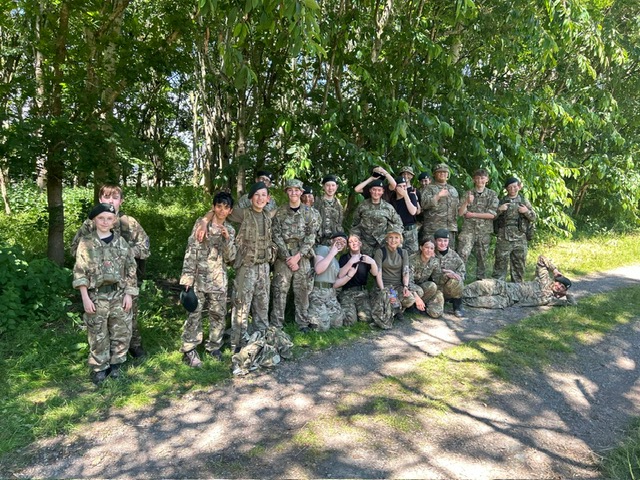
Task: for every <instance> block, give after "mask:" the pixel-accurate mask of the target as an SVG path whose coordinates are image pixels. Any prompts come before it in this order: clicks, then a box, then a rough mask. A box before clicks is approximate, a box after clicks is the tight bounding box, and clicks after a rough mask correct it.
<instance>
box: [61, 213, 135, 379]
mask: <svg viewBox="0 0 640 480" xmlns="http://www.w3.org/2000/svg"><path fill="white" fill-rule="evenodd" d="M117 219H118V217H117V212H116V208H115V207H114V206H113V205H111V204H109V203H99V204H98V205H96V206H95V207H94V208H93V209H92V210H91V212H90V213H89V220H90V221H91V222H92V223H93V224H94V230H93V231H92V232H91V233H90V234H88V235H84V236H82V237H81V238H80V239H79V240H78V243H77V248H76V263H75V266H74V268H73V283H72V285H73V288H76V289H78V290H79V291H80V295H81V297H82V306H83V308H84V315H83V320H84V323H85V325H86V326H87V336H88V340H89V366H90V368H91V380H92V381H93V383H95V384H96V385H100V384H101V383H102V382H104V381H105V380H106V378H107V375H111V377H112V378H118V377H119V376H120V366H121V365H122V364H123V363H124V362H126V360H127V350H128V349H129V343H130V341H131V315H132V311H131V309H132V306H133V297H135V296H136V295H138V284H137V280H136V261H135V258H134V256H133V249H131V247H130V246H129V243H128V242H127V241H126V240H125V239H124V238H123V237H121V236H120V233H119V232H118V231H117V230H114V225H115V224H116V222H117Z"/></svg>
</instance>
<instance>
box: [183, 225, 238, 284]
mask: <svg viewBox="0 0 640 480" xmlns="http://www.w3.org/2000/svg"><path fill="white" fill-rule="evenodd" d="M201 220H202V218H199V219H198V220H197V221H196V224H195V226H194V227H193V232H192V233H191V236H189V240H188V242H187V250H186V252H185V254H184V262H183V264H182V276H181V277H180V285H189V286H193V287H194V288H195V290H196V291H198V292H204V293H226V291H227V285H228V279H227V264H230V263H232V262H233V261H234V260H235V258H236V243H235V238H236V231H235V229H234V228H233V227H232V226H231V224H230V223H229V222H225V223H224V226H225V227H226V228H227V232H229V239H225V238H224V237H223V236H222V235H221V234H220V229H219V227H217V225H215V224H214V223H212V222H209V224H208V225H207V235H206V236H205V239H204V241H202V242H198V241H197V240H196V237H195V233H194V232H195V230H196V229H197V226H198V223H199V222H200V221H201Z"/></svg>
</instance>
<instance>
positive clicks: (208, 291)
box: [180, 192, 236, 368]
mask: <svg viewBox="0 0 640 480" xmlns="http://www.w3.org/2000/svg"><path fill="white" fill-rule="evenodd" d="M232 210H233V197H232V196H231V194H229V193H227V192H218V193H216V195H215V196H214V197H213V213H214V215H213V218H212V219H211V221H210V222H208V223H207V225H206V232H207V234H206V235H205V238H204V241H202V242H199V241H198V240H197V239H196V232H197V230H198V226H199V225H200V222H201V219H198V220H197V221H196V223H195V226H194V228H193V231H192V233H191V236H190V237H189V240H188V243H187V250H186V252H185V255H184V263H183V266H182V276H181V277H180V285H184V286H185V291H188V290H189V289H190V288H192V289H193V290H194V292H195V294H196V297H197V298H198V303H197V307H196V309H195V310H194V311H193V312H190V313H189V315H188V316H187V320H186V321H185V322H184V327H183V331H182V347H181V348H180V351H181V352H182V353H183V354H184V355H183V361H184V362H185V363H186V364H187V365H189V366H190V367H195V368H198V367H201V366H202V361H201V360H200V357H199V356H198V352H197V351H196V347H197V346H198V345H200V344H201V343H202V314H203V309H204V306H205V304H206V305H207V307H208V314H209V339H208V340H207V342H206V345H205V350H206V351H207V354H208V355H210V356H211V357H212V358H213V359H215V360H221V359H222V354H221V353H220V348H221V347H222V335H223V333H224V328H225V325H226V313H227V285H228V279H227V265H228V264H231V263H232V262H233V261H234V260H235V257H236V245H235V236H236V231H235V229H234V228H233V226H231V224H230V223H229V222H227V221H226V220H227V217H228V216H229V214H230V213H231V211H232Z"/></svg>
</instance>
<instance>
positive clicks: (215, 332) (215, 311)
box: [180, 290, 227, 353]
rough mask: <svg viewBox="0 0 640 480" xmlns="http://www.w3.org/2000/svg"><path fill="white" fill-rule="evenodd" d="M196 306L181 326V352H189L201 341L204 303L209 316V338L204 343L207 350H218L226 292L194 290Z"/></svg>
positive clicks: (223, 324) (225, 310) (224, 313)
mask: <svg viewBox="0 0 640 480" xmlns="http://www.w3.org/2000/svg"><path fill="white" fill-rule="evenodd" d="M196 296H197V297H198V307H197V308H196V309H195V310H194V311H193V312H191V313H190V314H189V315H188V316H187V320H186V321H185V322H184V327H183V328H182V347H180V351H181V352H183V353H184V352H189V351H191V350H193V349H194V348H196V347H197V346H198V345H200V344H201V343H202V316H203V313H204V312H203V310H204V309H205V305H206V307H207V315H208V317H209V339H208V340H207V343H206V344H205V349H206V350H207V351H208V352H212V351H214V350H220V347H222V335H223V334H224V328H225V326H226V314H227V294H226V292H225V293H219V292H216V293H205V292H199V291H197V290H196Z"/></svg>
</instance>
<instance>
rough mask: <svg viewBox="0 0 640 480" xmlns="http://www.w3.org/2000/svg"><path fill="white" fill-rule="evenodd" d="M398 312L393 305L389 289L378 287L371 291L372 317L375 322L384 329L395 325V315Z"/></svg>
mask: <svg viewBox="0 0 640 480" xmlns="http://www.w3.org/2000/svg"><path fill="white" fill-rule="evenodd" d="M395 313H396V311H395V310H394V308H393V306H392V305H391V299H390V298H389V289H388V288H385V289H383V290H380V289H379V288H376V289H375V290H373V291H372V292H371V318H372V320H373V323H374V324H375V325H376V326H378V327H379V328H381V329H383V330H389V329H390V328H391V327H392V326H393V316H394V314H395Z"/></svg>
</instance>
